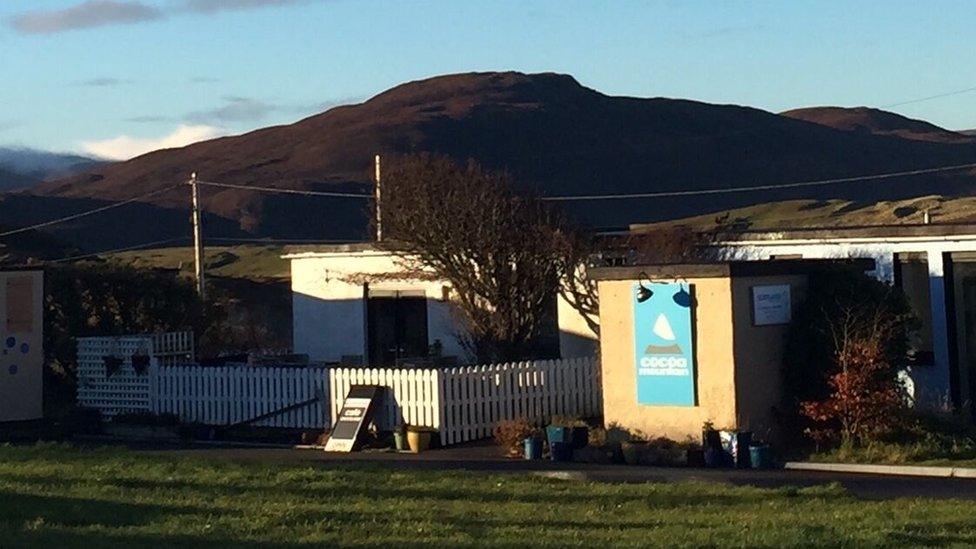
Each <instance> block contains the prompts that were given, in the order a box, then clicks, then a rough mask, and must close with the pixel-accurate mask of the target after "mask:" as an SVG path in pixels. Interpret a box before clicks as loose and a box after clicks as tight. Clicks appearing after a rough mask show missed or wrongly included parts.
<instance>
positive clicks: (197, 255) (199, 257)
mask: <svg viewBox="0 0 976 549" xmlns="http://www.w3.org/2000/svg"><path fill="white" fill-rule="evenodd" d="M190 193H191V195H192V198H193V258H194V260H195V264H194V273H195V274H196V277H197V294H199V295H200V299H201V300H203V299H206V298H207V292H206V285H205V284H204V278H203V277H204V275H203V221H202V220H201V218H200V197H199V194H198V191H197V174H196V172H194V173H192V174H190Z"/></svg>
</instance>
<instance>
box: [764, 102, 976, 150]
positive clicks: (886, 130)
mask: <svg viewBox="0 0 976 549" xmlns="http://www.w3.org/2000/svg"><path fill="white" fill-rule="evenodd" d="M782 115H783V116H786V117H789V118H795V119H797V120H805V121H807V122H813V123H815V124H820V125H822V126H827V127H830V128H834V129H838V130H843V131H848V132H859V133H866V134H873V135H887V136H892V137H900V138H903V139H912V140H916V141H930V142H933V143H976V138H974V137H972V136H970V135H966V134H965V133H964V132H954V131H951V130H947V129H945V128H940V127H939V126H936V125H935V124H930V123H928V122H925V121H924V120H915V119H913V118H908V117H905V116H902V115H900V114H895V113H893V112H888V111H883V110H879V109H872V108H869V107H852V108H846V107H808V108H804V109H794V110H791V111H786V112H784V113H782Z"/></svg>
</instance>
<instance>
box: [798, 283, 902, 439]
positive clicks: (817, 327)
mask: <svg viewBox="0 0 976 549" xmlns="http://www.w3.org/2000/svg"><path fill="white" fill-rule="evenodd" d="M808 296H809V297H808V299H807V300H806V302H804V304H803V305H802V306H801V308H800V311H799V312H798V314H797V317H796V318H795V319H794V322H793V324H792V328H791V332H790V335H789V339H788V343H787V359H786V381H787V386H788V400H789V402H787V403H786V405H787V409H791V410H796V411H798V412H799V417H800V419H801V420H805V421H806V425H805V426H804V427H805V429H802V430H803V431H804V432H806V433H807V434H808V435H810V436H811V437H812V438H814V440H816V441H818V442H826V441H841V442H844V443H849V444H863V443H865V442H867V441H870V440H877V439H879V438H880V437H881V436H883V435H885V434H887V433H890V432H892V431H893V430H894V429H895V427H896V426H897V422H898V420H899V418H900V417H901V416H902V414H901V412H902V411H904V409H905V408H906V402H907V399H906V394H905V392H904V388H903V386H902V385H901V383H900V382H899V380H898V372H899V370H900V368H901V367H902V366H904V365H905V364H906V363H908V362H909V341H910V337H911V335H912V333H913V332H914V330H916V329H917V327H918V321H917V319H916V318H915V316H914V315H913V313H912V311H911V307H910V305H909V304H908V301H907V299H906V298H905V295H904V294H903V293H902V292H901V291H900V290H898V289H897V288H894V287H892V286H890V285H888V284H885V283H883V282H880V281H877V280H874V279H872V278H869V277H867V276H865V275H863V274H860V273H852V272H847V271H842V272H829V273H820V274H819V275H816V276H814V277H811V281H810V286H809V288H808ZM795 427H800V425H797V426H795ZM797 430H799V429H797Z"/></svg>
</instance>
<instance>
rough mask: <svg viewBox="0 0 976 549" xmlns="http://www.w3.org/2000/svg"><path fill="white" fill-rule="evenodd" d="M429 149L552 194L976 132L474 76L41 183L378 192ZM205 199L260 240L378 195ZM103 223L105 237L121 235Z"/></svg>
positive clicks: (301, 230)
mask: <svg viewBox="0 0 976 549" xmlns="http://www.w3.org/2000/svg"><path fill="white" fill-rule="evenodd" d="M416 151H434V152H440V153H445V154H449V155H452V156H454V157H456V158H458V159H466V158H476V159H478V160H480V161H481V162H482V163H484V164H486V165H487V166H489V167H491V168H498V169H506V170H509V171H510V172H511V173H513V174H514V175H515V176H516V177H518V178H519V180H521V181H523V182H524V183H525V184H526V185H528V186H531V187H533V188H534V189H535V190H537V191H538V192H540V193H541V194H543V195H550V196H552V195H578V194H607V193H635V192H643V193H646V192H662V191H663V192H666V191H688V190H695V189H712V188H736V187H741V186H751V185H756V184H765V183H781V182H794V181H804V180H813V179H823V178H836V177H847V176H853V175H863V174H873V173H882V172H890V171H901V170H912V169H919V168H926V167H933V166H943V165H950V164H962V163H969V162H976V144H973V143H970V142H958V143H957V142H952V143H946V142H932V141H925V140H917V139H904V138H901V137H897V136H888V135H874V134H872V133H864V132H853V131H845V130H838V129H835V128H831V127H826V126H823V125H821V124H814V123H810V122H808V121H805V120H797V119H795V118H793V117H790V116H779V115H776V114H772V113H769V112H765V111H762V110H758V109H753V108H748V107H740V106H731V105H712V104H706V103H700V102H695V101H686V100H677V99H663V98H653V99H640V98H630V97H611V96H607V95H604V94H602V93H599V92H597V91H595V90H592V89H589V88H586V87H583V86H581V85H580V84H579V83H578V82H577V81H576V80H574V79H573V78H572V77H570V76H567V75H559V74H530V75H527V74H521V73H512V72H509V73H470V74H457V75H450V76H442V77H436V78H431V79H427V80H422V81H417V82H410V83H407V84H403V85H401V86H397V87H395V88H393V89H391V90H389V91H386V92H384V93H381V94H379V95H377V96H376V97H373V98H372V99H370V100H368V101H366V102H364V103H361V104H358V105H349V106H343V107H338V108H334V109H332V110H329V111H327V112H325V113H323V114H319V115H316V116H312V117H310V118H307V119H305V120H301V121H299V122H296V123H294V124H289V125H283V126H276V127H270V128H264V129H261V130H257V131H253V132H250V133H247V134H244V135H240V136H234V137H224V138H220V139H214V140H211V141H206V142H202V143H197V144H194V145H190V146H187V147H183V148H180V149H170V150H162V151H156V152H152V153H149V154H146V155H143V156H140V157H138V158H135V159H132V160H129V161H127V162H121V163H116V164H111V165H105V166H99V167H96V168H95V169H92V170H90V171H88V172H87V173H85V174H82V175H78V176H74V177H71V178H67V179H63V180H59V181H56V182H51V183H46V184H44V185H42V186H41V187H40V188H39V189H38V190H37V191H35V192H37V193H38V194H42V195H46V196H50V197H58V198H59V199H64V200H66V199H91V198H97V199H101V200H121V199H126V198H130V197H133V196H137V195H140V194H143V193H145V192H148V191H151V190H154V189H160V188H163V187H165V186H167V185H172V184H174V183H177V182H180V181H185V180H186V178H187V176H188V174H189V173H190V172H194V171H195V172H198V173H199V174H200V177H201V178H202V179H205V180H210V181H218V182H224V183H236V184H244V185H264V186H273V187H281V188H292V189H328V190H345V191H349V190H356V191H362V192H368V191H369V190H370V185H369V180H370V175H371V173H372V159H373V155H374V154H377V153H380V154H383V155H386V156H387V157H389V155H391V154H398V153H409V152H416ZM973 183H974V178H973V174H972V173H965V172H964V173H954V174H950V175H946V176H926V177H913V178H900V179H896V180H884V181H873V182H860V183H852V184H845V185H833V186H829V187H808V188H799V189H790V190H779V191H763V192H744V193H735V194H721V195H704V196H682V197H667V198H649V199H640V200H638V199H630V200H614V201H595V202H594V201H588V202H572V203H564V205H565V206H566V207H567V208H568V209H569V210H570V211H571V212H572V213H573V214H574V215H576V216H577V217H578V218H579V219H580V220H582V221H583V222H585V223H587V224H590V225H592V226H599V227H614V226H625V225H627V224H629V223H634V222H641V221H655V220H663V219H673V218H677V217H684V216H689V215H695V214H700V213H703V212H707V211H714V210H717V209H727V208H735V207H742V206H747V205H751V204H756V203H760V202H767V201H771V200H788V199H798V198H813V199H828V198H837V199H847V200H861V201H872V202H873V201H877V200H885V199H903V198H908V197H913V196H919V195H929V194H957V193H968V192H970V191H972V190H973V188H974V187H973ZM187 193H188V191H187V190H186V189H177V190H176V191H173V192H170V193H167V194H165V195H162V196H159V197H155V198H153V199H152V202H153V204H154V205H156V206H161V207H164V208H172V207H178V208H183V207H185V205H186V201H187ZM204 207H205V208H206V209H207V211H209V212H211V213H212V214H213V215H214V216H216V218H217V219H220V220H222V221H221V223H223V222H225V221H226V223H227V224H228V226H230V227H234V228H236V229H237V230H240V231H243V232H247V233H249V234H252V235H257V236H269V235H270V236H276V237H284V238H338V239H347V238H357V237H362V236H364V235H365V233H366V221H367V218H368V212H369V208H370V204H369V202H368V201H366V200H361V199H331V198H311V197H301V196H288V195H269V194H261V193H255V192H252V191H242V190H219V189H213V188H207V189H205V192H204ZM93 221H94V220H93ZM146 221H147V222H150V220H146ZM90 226H91V227H92V233H90V234H91V235H94V234H96V233H97V234H98V235H99V238H115V237H116V236H117V235H116V234H114V233H107V234H106V232H105V231H100V230H97V228H96V224H95V223H92V224H91V225H90ZM150 228H151V227H150ZM161 233H162V232H161V231H160V232H159V236H160V237H164V236H167V235H163V234H161Z"/></svg>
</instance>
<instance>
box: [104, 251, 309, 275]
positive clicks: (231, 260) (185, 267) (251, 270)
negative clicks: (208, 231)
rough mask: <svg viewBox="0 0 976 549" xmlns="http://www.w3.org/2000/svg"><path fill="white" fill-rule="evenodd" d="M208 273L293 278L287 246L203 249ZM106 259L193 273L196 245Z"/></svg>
mask: <svg viewBox="0 0 976 549" xmlns="http://www.w3.org/2000/svg"><path fill="white" fill-rule="evenodd" d="M204 251H205V256H204V259H205V263H206V269H207V270H206V272H207V275H209V276H215V277H220V278H241V279H246V280H252V281H255V282H262V281H282V280H288V279H289V278H290V277H291V270H290V267H289V264H288V261H287V260H284V259H281V255H282V254H283V253H285V249H284V246H270V245H269V246H255V245H247V246H210V247H207V248H205V249H204ZM104 257H105V259H108V260H111V261H117V262H120V263H123V264H126V265H131V266H133V267H138V268H152V269H172V270H179V271H180V273H181V274H185V275H187V276H190V275H192V274H193V248H192V247H189V246H184V247H174V248H158V249H151V250H136V251H131V252H119V253H114V254H107V255H105V256H104Z"/></svg>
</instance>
